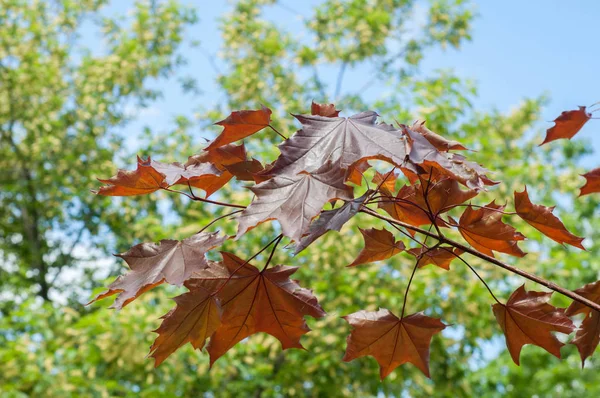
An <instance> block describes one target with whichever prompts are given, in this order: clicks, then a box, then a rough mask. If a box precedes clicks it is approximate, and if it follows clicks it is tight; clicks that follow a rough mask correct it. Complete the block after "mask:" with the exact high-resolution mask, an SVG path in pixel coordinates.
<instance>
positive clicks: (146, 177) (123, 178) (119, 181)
mask: <svg viewBox="0 0 600 398" xmlns="http://www.w3.org/2000/svg"><path fill="white" fill-rule="evenodd" d="M219 174H221V172H220V171H219V170H218V169H217V168H215V167H214V166H213V165H212V164H210V163H197V164H194V165H190V166H184V165H182V164H181V163H161V162H157V161H154V160H151V159H150V157H148V159H147V160H142V159H141V158H140V157H138V165H137V169H136V170H135V171H127V170H119V171H118V172H117V175H116V176H114V177H111V178H109V179H105V180H102V179H99V181H100V182H102V183H104V184H108V185H106V186H102V187H100V188H99V189H98V190H97V191H95V193H97V194H98V195H105V196H132V195H145V194H149V193H152V192H154V191H157V190H159V189H161V188H168V187H170V186H172V185H175V184H183V183H187V181H190V182H191V181H202V180H205V179H209V178H213V177H217V176H218V175H219Z"/></svg>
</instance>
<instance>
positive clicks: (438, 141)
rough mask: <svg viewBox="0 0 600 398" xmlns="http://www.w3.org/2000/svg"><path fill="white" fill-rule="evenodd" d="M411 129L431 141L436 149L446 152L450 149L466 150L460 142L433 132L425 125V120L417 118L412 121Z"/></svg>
mask: <svg viewBox="0 0 600 398" xmlns="http://www.w3.org/2000/svg"><path fill="white" fill-rule="evenodd" d="M411 129H412V130H413V131H416V132H417V133H419V134H421V135H422V136H423V137H425V139H427V141H429V142H430V143H431V145H433V146H434V147H435V148H436V149H437V150H438V151H442V152H447V151H449V150H451V149H454V150H466V149H467V148H465V147H464V146H463V145H462V144H461V143H460V142H458V141H452V140H447V139H445V138H444V137H442V136H441V135H438V134H436V133H434V132H433V131H431V130H429V129H428V128H427V127H425V120H417V121H415V122H414V123H413V125H412V127H411Z"/></svg>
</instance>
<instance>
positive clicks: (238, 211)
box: [198, 209, 244, 233]
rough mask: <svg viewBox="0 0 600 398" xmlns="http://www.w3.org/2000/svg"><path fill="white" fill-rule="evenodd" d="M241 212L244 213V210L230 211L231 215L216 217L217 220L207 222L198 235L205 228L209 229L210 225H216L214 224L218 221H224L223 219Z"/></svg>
mask: <svg viewBox="0 0 600 398" xmlns="http://www.w3.org/2000/svg"><path fill="white" fill-rule="evenodd" d="M243 211H244V210H242V209H240V210H236V211H232V212H231V213H227V214H224V215H222V216H220V217H217V218H215V219H214V220H212V221H211V222H209V223H208V224H206V225H205V226H204V227H203V228H202V229H201V230H200V231H198V233H201V232H203V231H204V230H206V228H208V227H210V226H211V225H213V224H214V223H216V222H217V221H219V220H222V219H224V218H227V217H230V216H233V215H234V214H237V213H241V212H243Z"/></svg>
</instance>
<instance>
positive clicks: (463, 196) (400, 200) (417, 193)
mask: <svg viewBox="0 0 600 398" xmlns="http://www.w3.org/2000/svg"><path fill="white" fill-rule="evenodd" d="M430 173H432V177H433V180H431V181H429V180H428V178H430V176H423V175H419V176H418V177H419V179H420V184H418V185H410V186H409V185H405V186H403V187H402V188H401V189H400V191H398V193H397V194H396V196H395V197H394V196H392V193H393V187H394V184H395V182H394V181H393V180H390V179H387V180H386V181H385V184H384V185H382V186H381V187H380V191H381V193H382V195H383V196H384V198H383V200H382V201H381V202H379V205H378V206H379V208H381V209H383V210H385V211H386V212H387V213H388V214H389V215H390V216H392V217H393V218H395V219H397V220H399V221H403V222H406V223H408V224H411V225H414V226H417V227H418V226H421V225H429V224H431V218H430V215H429V210H431V213H432V214H433V215H434V216H435V217H436V224H437V225H440V226H445V224H446V223H445V221H444V220H442V219H441V218H438V217H437V216H439V215H440V214H442V213H444V212H447V211H449V210H451V209H452V208H454V207H456V206H458V205H460V204H462V203H464V202H466V201H467V200H469V199H472V198H474V197H475V196H477V193H478V192H477V191H476V190H467V191H463V190H462V189H461V188H460V186H459V185H458V182H456V181H455V180H453V179H450V178H449V177H448V176H446V175H442V174H440V172H439V171H436V169H431V170H430ZM381 181H383V176H382V175H380V174H379V175H378V174H376V175H375V178H374V179H373V182H374V183H377V184H378V185H379V183H380V182H381ZM425 193H427V201H425Z"/></svg>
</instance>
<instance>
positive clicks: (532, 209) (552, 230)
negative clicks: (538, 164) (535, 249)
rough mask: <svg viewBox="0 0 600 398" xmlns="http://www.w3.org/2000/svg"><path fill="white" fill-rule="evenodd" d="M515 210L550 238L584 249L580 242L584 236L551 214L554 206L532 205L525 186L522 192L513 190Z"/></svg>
mask: <svg viewBox="0 0 600 398" xmlns="http://www.w3.org/2000/svg"><path fill="white" fill-rule="evenodd" d="M515 210H516V212H517V214H518V215H519V217H521V218H522V219H523V220H525V222H526V223H527V224H529V225H531V226H532V227H534V228H535V229H537V230H538V231H540V232H541V233H543V234H544V235H546V236H547V237H549V238H550V239H552V240H554V241H556V242H558V243H560V244H564V243H567V244H569V245H571V246H575V247H578V248H580V249H582V250H585V248H584V247H583V245H582V244H581V242H582V241H583V239H584V238H580V237H578V236H575V235H573V234H572V233H570V232H569V231H567V229H566V228H565V225H564V224H563V223H562V221H560V220H559V219H558V217H556V216H555V215H554V214H552V211H553V210H554V207H546V206H541V205H534V204H533V203H531V200H530V199H529V194H528V193H527V187H525V189H524V190H523V192H516V191H515Z"/></svg>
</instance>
